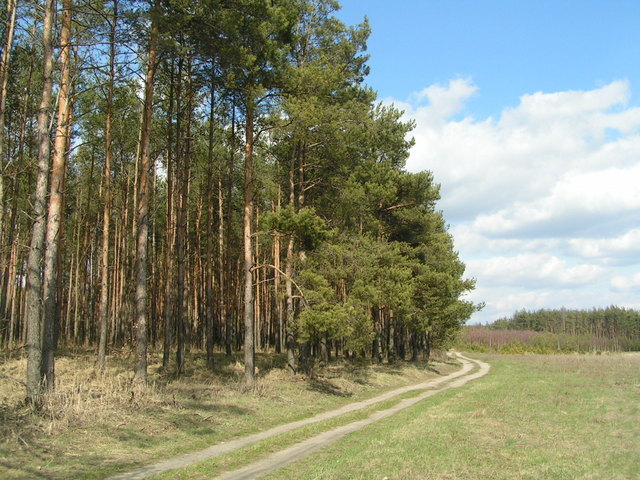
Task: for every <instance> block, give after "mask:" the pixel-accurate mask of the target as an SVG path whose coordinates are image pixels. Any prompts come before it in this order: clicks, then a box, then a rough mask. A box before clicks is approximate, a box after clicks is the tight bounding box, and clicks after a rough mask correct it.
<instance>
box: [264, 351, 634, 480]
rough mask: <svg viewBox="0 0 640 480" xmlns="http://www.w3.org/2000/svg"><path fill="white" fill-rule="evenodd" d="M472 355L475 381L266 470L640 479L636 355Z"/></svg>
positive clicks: (305, 474) (325, 475)
mask: <svg viewBox="0 0 640 480" xmlns="http://www.w3.org/2000/svg"><path fill="white" fill-rule="evenodd" d="M478 358H480V359H482V360H485V361H487V362H488V363H490V364H491V365H492V369H491V372H490V373H489V375H488V376H486V377H484V378H483V379H481V380H478V381H476V382H473V383H471V384H469V385H467V386H465V387H464V388H463V389H459V390H449V391H444V392H442V393H440V394H438V395H436V396H434V397H430V398H428V399H426V400H425V401H423V402H421V403H419V404H418V405H416V406H415V407H412V408H410V409H408V410H406V411H403V412H400V413H398V414H397V415H395V416H393V417H391V418H389V419H386V420H382V421H381V422H378V423H376V424H373V425H370V426H368V427H366V428H364V429H363V430H361V431H360V432H357V433H354V434H352V435H348V436H347V437H345V438H344V439H342V440H340V441H338V442H336V443H335V444H333V445H331V446H329V447H327V448H325V449H323V450H322V451H320V452H318V453H316V454H314V455H312V456H310V457H309V458H307V459H305V460H303V461H301V462H297V463H296V464H294V465H291V466H288V467H285V468H283V469H280V470H278V471H277V472H274V473H273V474H271V475H268V476H266V477H264V478H265V479H272V480H275V479H278V480H283V479H310V480H312V479H315V480H319V479H332V480H334V479H345V480H346V479H349V480H354V479H382V478H385V477H386V478H389V479H392V480H402V479H407V480H409V479H411V480H415V479H434V480H436V479H476V478H482V479H513V478H518V479H567V480H568V479H612V480H615V479H637V478H640V450H639V449H638V438H640V422H638V418H639V414H640V404H639V402H638V396H639V394H640V355H638V354H617V355H597V356H596V355H545V356H537V355H526V356H498V355H478Z"/></svg>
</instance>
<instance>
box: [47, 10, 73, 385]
mask: <svg viewBox="0 0 640 480" xmlns="http://www.w3.org/2000/svg"><path fill="white" fill-rule="evenodd" d="M70 79H71V0H63V1H62V29H61V30H60V91H59V92H58V126H57V128H56V134H55V142H54V153H53V162H52V169H51V180H50V187H49V214H48V217H47V232H46V241H45V255H44V333H43V351H42V358H43V361H42V375H43V377H44V378H45V379H46V385H47V388H48V389H49V390H53V389H54V387H55V362H54V354H55V335H56V332H55V325H56V318H57V306H58V302H57V288H56V287H57V280H58V272H57V269H56V267H57V264H58V247H59V245H60V225H61V223H62V201H63V195H64V192H63V188H64V176H65V169H66V164H65V162H66V159H67V145H68V141H67V135H68V134H69V133H70V131H71V130H70V128H69V121H70V116H71V103H70V91H71V90H70Z"/></svg>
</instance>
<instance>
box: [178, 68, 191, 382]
mask: <svg viewBox="0 0 640 480" xmlns="http://www.w3.org/2000/svg"><path fill="white" fill-rule="evenodd" d="M183 63H184V59H183V58H180V59H179V60H178V80H177V84H176V111H177V118H176V160H177V161H176V170H177V176H176V177H177V183H178V185H177V187H178V188H177V193H178V194H179V198H178V199H177V200H178V212H177V214H178V215H177V217H178V218H177V220H176V258H177V263H178V268H177V270H176V288H177V290H176V307H177V308H176V330H177V331H176V334H177V339H178V345H177V348H176V373H177V375H181V374H182V373H183V371H184V341H185V325H184V317H185V309H186V303H185V284H184V277H185V251H184V250H185V236H186V228H187V218H186V211H187V205H186V201H187V199H188V193H187V181H186V176H185V165H184V164H185V163H186V155H185V151H184V149H185V147H184V145H183V142H182V138H183V135H182V114H183V109H182V66H183ZM187 114H188V113H187Z"/></svg>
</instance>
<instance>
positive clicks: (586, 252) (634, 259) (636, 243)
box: [568, 228, 640, 265]
mask: <svg viewBox="0 0 640 480" xmlns="http://www.w3.org/2000/svg"><path fill="white" fill-rule="evenodd" d="M568 243H569V247H570V249H571V251H572V253H574V254H576V255H578V256H580V257H583V258H585V259H596V260H601V261H602V262H603V263H605V264H612V263H613V264H616V263H624V264H626V265H629V264H635V263H640V228H632V229H630V230H627V231H626V232H624V233H623V234H622V235H619V236H617V237H612V238H597V239H594V238H572V239H570V240H569V242H568Z"/></svg>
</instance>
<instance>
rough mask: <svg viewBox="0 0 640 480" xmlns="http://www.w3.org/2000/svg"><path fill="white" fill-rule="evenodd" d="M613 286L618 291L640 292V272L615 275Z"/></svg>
mask: <svg viewBox="0 0 640 480" xmlns="http://www.w3.org/2000/svg"><path fill="white" fill-rule="evenodd" d="M611 288H612V289H613V290H614V291H618V292H640V273H636V274H635V275H617V276H615V277H613V278H612V279H611Z"/></svg>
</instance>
